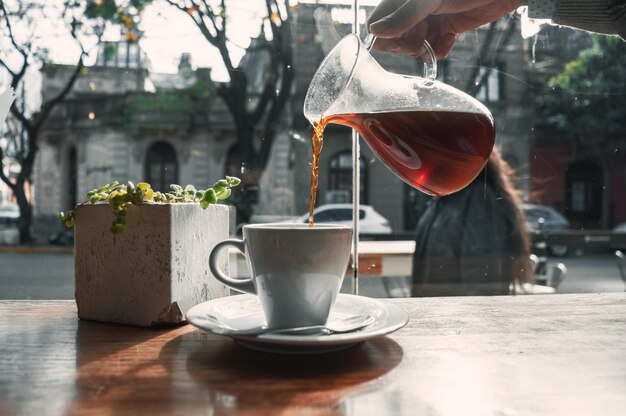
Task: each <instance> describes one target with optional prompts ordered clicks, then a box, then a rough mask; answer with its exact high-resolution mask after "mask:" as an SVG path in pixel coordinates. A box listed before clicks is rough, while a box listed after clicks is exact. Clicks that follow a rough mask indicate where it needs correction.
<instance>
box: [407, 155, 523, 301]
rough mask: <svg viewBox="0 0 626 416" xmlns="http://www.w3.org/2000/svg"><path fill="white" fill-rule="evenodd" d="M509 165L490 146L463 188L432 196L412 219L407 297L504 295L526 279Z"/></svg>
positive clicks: (518, 203)
mask: <svg viewBox="0 0 626 416" xmlns="http://www.w3.org/2000/svg"><path fill="white" fill-rule="evenodd" d="M512 178H513V174H512V169H511V168H510V167H509V165H508V164H507V163H506V162H505V161H504V160H503V159H502V158H501V157H500V155H499V153H498V151H497V149H495V148H494V150H493V152H492V154H491V157H490V158H489V161H488V162H487V164H486V166H485V168H484V169H483V171H482V172H481V174H480V175H478V177H477V178H476V179H474V181H473V182H472V183H470V184H469V185H468V186H467V187H465V188H464V189H462V190H460V191H459V192H457V193H454V194H452V195H448V196H445V197H433V198H432V199H431V200H430V201H429V202H428V208H426V210H425V212H424V214H423V215H422V216H421V218H420V220H419V221H418V224H417V228H416V236H415V254H414V258H413V276H412V282H411V295H412V296H460V295H507V294H509V293H511V290H510V287H511V284H513V287H515V283H520V284H521V283H524V282H528V281H530V280H531V278H532V270H531V265H530V246H529V240H528V235H527V233H526V228H525V222H524V214H523V212H522V211H521V209H520V207H521V198H520V196H519V193H518V192H517V190H516V189H515V187H514V186H513V183H512Z"/></svg>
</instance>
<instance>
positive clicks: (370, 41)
mask: <svg viewBox="0 0 626 416" xmlns="http://www.w3.org/2000/svg"><path fill="white" fill-rule="evenodd" d="M374 41H376V36H374V35H372V34H371V33H368V35H367V36H366V37H365V41H364V42H363V43H364V44H365V48H367V50H368V51H370V50H371V49H372V47H373V46H374ZM424 48H425V49H426V53H425V54H422V55H421V58H422V60H423V61H424V78H429V79H432V80H434V79H436V78H437V57H436V56H435V51H433V48H432V46H430V43H428V41H424Z"/></svg>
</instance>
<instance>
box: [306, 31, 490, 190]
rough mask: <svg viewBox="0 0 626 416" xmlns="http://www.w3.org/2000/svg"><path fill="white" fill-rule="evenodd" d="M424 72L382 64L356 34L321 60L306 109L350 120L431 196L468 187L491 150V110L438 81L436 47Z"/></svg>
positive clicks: (312, 117)
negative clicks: (392, 69) (417, 73)
mask: <svg viewBox="0 0 626 416" xmlns="http://www.w3.org/2000/svg"><path fill="white" fill-rule="evenodd" d="M425 48H426V49H427V51H428V53H427V56H426V58H425V59H424V61H425V64H424V67H425V71H424V76H423V77H419V76H408V75H400V74H394V73H391V72H388V71H386V70H384V69H383V68H382V67H381V66H380V65H379V64H378V63H377V62H376V60H375V59H374V58H373V57H372V55H371V54H370V53H369V50H368V47H366V45H365V44H364V43H363V42H361V40H360V39H359V38H358V36H356V35H348V36H346V37H345V38H343V39H342V40H341V41H340V42H339V43H338V44H337V45H336V46H335V48H334V49H333V50H332V51H331V52H330V53H329V54H328V56H327V57H326V58H325V59H324V61H323V62H322V63H321V64H320V67H319V68H318V70H317V72H316V73H315V75H314V76H313V80H312V82H311V85H310V86H309V89H308V91H307V94H306V97H305V101H304V115H305V116H306V117H307V119H308V120H309V121H310V122H311V124H313V125H314V126H316V125H319V124H322V127H323V126H325V125H326V124H329V123H334V124H341V125H345V126H349V127H351V128H353V129H355V130H356V131H358V133H359V134H360V135H361V136H362V137H363V139H364V140H365V141H366V142H367V144H368V145H369V147H370V148H371V149H372V151H373V152H374V153H375V154H376V156H377V157H378V158H379V159H380V160H381V161H382V162H383V163H384V164H385V165H386V166H387V167H388V168H389V169H390V170H391V171H392V172H393V173H395V174H396V175H397V176H398V177H399V178H400V179H402V180H403V181H404V182H406V183H408V184H409V185H411V186H413V187H414V188H416V189H418V190H420V191H422V192H425V193H427V194H430V195H448V194H450V193H453V192H456V191H458V190H460V189H462V188H463V187H465V186H467V185H468V184H469V183H470V182H471V181H472V180H473V179H474V178H476V176H477V175H478V174H479V173H480V171H481V170H482V168H483V167H484V165H485V163H486V162H487V160H488V158H489V155H490V154H491V151H492V148H493V144H494V138H495V130H494V124H493V117H492V116H491V113H490V112H489V110H488V109H487V108H486V107H485V106H484V105H483V104H482V103H480V102H479V101H478V100H476V99H475V98H473V97H471V96H470V95H468V94H465V93H464V92H462V91H460V90H457V89H455V88H453V87H451V86H449V85H446V84H444V83H442V82H439V81H437V80H435V77H436V59H435V56H434V54H433V52H432V49H431V48H430V46H428V45H427V44H425Z"/></svg>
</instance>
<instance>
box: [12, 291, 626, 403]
mask: <svg viewBox="0 0 626 416" xmlns="http://www.w3.org/2000/svg"><path fill="white" fill-rule="evenodd" d="M390 302H393V303H395V304H397V305H400V306H402V307H404V308H405V309H407V310H408V311H409V313H410V316H411V321H410V323H409V324H408V325H407V326H406V327H405V328H403V329H401V330H400V331H398V332H396V333H394V334H392V335H390V336H388V337H383V338H379V339H377V340H374V341H370V342H366V343H364V344H361V345H359V346H357V347H354V348H351V349H349V350H345V351H342V352H338V353H331V354H326V355H317V356H283V355H274V354H268V353H260V352H255V351H250V350H246V349H244V348H243V347H241V346H239V345H237V344H236V343H235V342H233V341H232V340H230V339H229V338H223V337H219V336H215V335H209V334H207V333H204V332H201V331H199V330H196V329H195V328H193V327H191V326H189V325H186V326H181V327H177V328H172V329H159V330H155V329H140V328H132V327H123V326H117V325H109V324H101V323H95V322H87V321H80V320H78V319H77V318H76V307H75V305H74V303H73V302H69V301H3V302H0V414H2V415H44V414H45V415H65V414H69V415H73V414H89V415H92V414H95V415H98V414H106V415H124V414H131V415H135V414H150V415H152V414H165V415H170V414H172V415H193V414H214V415H223V414H245V415H261V414H272V415H273V414H282V415H301V414H302V415H322V414H323V415H326V414H330V415H335V414H336V415H530V414H533V415H623V414H625V412H626V293H616V294H575V295H553V296H518V297H465V298H430V299H394V300H390Z"/></svg>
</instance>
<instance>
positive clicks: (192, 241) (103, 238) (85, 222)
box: [75, 204, 229, 326]
mask: <svg viewBox="0 0 626 416" xmlns="http://www.w3.org/2000/svg"><path fill="white" fill-rule="evenodd" d="M112 218H113V213H112V210H111V207H110V206H109V205H107V204H102V205H84V206H82V207H80V208H78V211H77V213H76V217H75V227H76V231H75V262H76V263H75V275H76V303H77V305H78V316H79V317H80V318H81V319H89V320H94V321H102V322H116V323H122V324H129V325H138V326H158V325H167V324H176V323H180V322H182V321H183V320H184V319H185V313H186V312H187V310H188V309H189V308H190V307H192V306H194V305H196V304H198V303H201V302H204V301H206V300H209V299H214V298H218V297H222V296H227V295H228V293H229V292H228V289H227V288H226V287H225V286H223V285H222V284H221V283H219V282H218V281H217V280H215V279H214V278H213V275H212V274H211V272H210V270H209V263H208V258H209V253H210V252H211V250H212V249H213V247H214V246H215V245H216V244H217V243H218V242H220V241H222V240H224V239H226V238H228V233H229V208H228V207H227V206H225V205H211V206H209V208H208V209H207V210H206V211H205V210H202V209H201V208H200V207H199V206H198V205H197V204H150V205H149V204H146V205H141V206H138V207H136V206H131V207H129V209H128V214H127V219H126V230H125V231H124V232H123V233H121V234H117V235H113V234H111V232H110V231H109V226H110V225H111V220H112ZM227 267H228V264H224V269H226V268H227Z"/></svg>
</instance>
